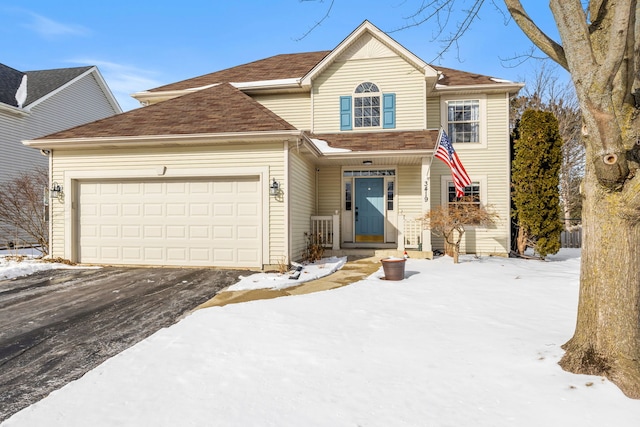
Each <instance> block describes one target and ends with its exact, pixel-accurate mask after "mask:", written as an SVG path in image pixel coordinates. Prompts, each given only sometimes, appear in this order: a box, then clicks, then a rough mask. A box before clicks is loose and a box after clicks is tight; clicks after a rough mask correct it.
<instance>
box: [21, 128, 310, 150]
mask: <svg viewBox="0 0 640 427" xmlns="http://www.w3.org/2000/svg"><path fill="white" fill-rule="evenodd" d="M302 133H303V132H302V131H300V130H283V131H268V132H237V133H210V134H187V135H142V136H108V137H93V138H64V139H53V138H51V139H30V140H24V141H22V143H23V144H24V145H26V146H28V147H33V148H40V149H74V148H123V147H153V146H157V147H162V146H170V145H173V146H180V145H194V144H199V145H205V144H211V143H225V142H255V141H273V140H274V139H280V138H291V137H296V138H297V137H300V136H301V135H302Z"/></svg>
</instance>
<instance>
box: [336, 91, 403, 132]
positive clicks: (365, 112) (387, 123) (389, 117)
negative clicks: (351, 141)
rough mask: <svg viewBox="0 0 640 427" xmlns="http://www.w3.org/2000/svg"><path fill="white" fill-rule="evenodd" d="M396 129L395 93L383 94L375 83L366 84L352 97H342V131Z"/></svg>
mask: <svg viewBox="0 0 640 427" xmlns="http://www.w3.org/2000/svg"><path fill="white" fill-rule="evenodd" d="M395 127H396V95H395V93H382V92H381V91H380V88H379V87H378V85H376V84H375V83H372V82H364V83H361V84H359V85H358V86H357V87H356V89H355V91H354V92H353V94H352V95H350V96H341V97H340V130H353V129H354V128H355V129H362V130H365V129H371V128H383V129H393V128H395Z"/></svg>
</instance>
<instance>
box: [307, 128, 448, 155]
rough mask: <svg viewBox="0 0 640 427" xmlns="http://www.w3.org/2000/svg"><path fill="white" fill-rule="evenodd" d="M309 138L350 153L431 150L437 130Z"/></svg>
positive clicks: (346, 134)
mask: <svg viewBox="0 0 640 427" xmlns="http://www.w3.org/2000/svg"><path fill="white" fill-rule="evenodd" d="M311 138H316V139H322V140H324V141H327V143H328V144H329V146H331V147H333V148H346V149H349V150H351V151H387V150H431V149H433V148H434V147H435V145H436V141H437V139H438V130H423V131H398V132H393V131H390V132H366V133H365V132H345V133H328V134H317V135H311Z"/></svg>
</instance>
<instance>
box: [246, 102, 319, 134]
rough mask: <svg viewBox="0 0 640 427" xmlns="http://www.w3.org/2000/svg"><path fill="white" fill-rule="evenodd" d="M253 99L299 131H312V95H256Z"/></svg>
mask: <svg viewBox="0 0 640 427" xmlns="http://www.w3.org/2000/svg"><path fill="white" fill-rule="evenodd" d="M253 99H255V100H256V101H258V102H259V103H260V104H262V105H264V106H265V107H266V108H268V109H270V110H271V111H273V112H274V113H276V114H277V115H278V116H280V117H282V118H283V119H284V120H286V121H287V122H289V123H290V124H292V125H293V126H295V127H296V128H297V129H303V130H310V129H311V94H309V93H287V94H282V95H255V96H253Z"/></svg>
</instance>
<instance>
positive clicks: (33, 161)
mask: <svg viewBox="0 0 640 427" xmlns="http://www.w3.org/2000/svg"><path fill="white" fill-rule="evenodd" d="M121 112H122V110H121V109H120V106H119V105H118V102H117V101H116V99H115V98H114V97H113V95H112V93H111V91H110V90H109V88H108V87H107V84H106V83H105V81H104V79H103V78H102V75H101V74H100V72H99V71H98V69H97V68H96V67H94V66H87V67H73V68H58V69H52V70H34V71H19V70H16V69H14V68H11V67H8V66H6V65H4V64H0V149H1V150H2V154H0V183H6V182H7V181H9V180H11V179H13V178H16V177H17V176H19V175H20V174H24V173H32V172H34V171H35V170H36V169H37V168H42V169H47V168H48V167H49V159H48V157H47V156H46V155H45V156H43V155H42V154H41V153H40V152H38V151H37V150H33V149H30V148H28V147H25V146H24V145H23V144H22V143H21V141H22V140H25V139H33V138H38V137H41V136H44V135H47V134H50V133H53V132H58V131H61V130H63V129H68V128H70V127H72V126H77V125H80V124H84V123H89V122H92V121H95V120H98V119H102V118H104V117H108V116H113V115H114V114H118V113H121ZM44 154H46V152H45V153H44ZM43 190H44V189H43ZM23 238H24V239H26V240H27V241H28V237H26V236H25V235H24V233H22V232H21V231H20V230H19V229H16V227H15V226H12V225H9V224H3V223H1V222H0V247H3V246H4V245H6V244H9V243H10V244H17V243H18V242H14V241H15V240H19V241H22V240H23Z"/></svg>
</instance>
